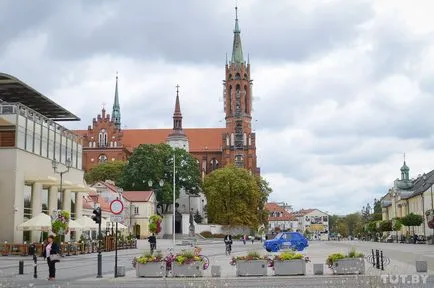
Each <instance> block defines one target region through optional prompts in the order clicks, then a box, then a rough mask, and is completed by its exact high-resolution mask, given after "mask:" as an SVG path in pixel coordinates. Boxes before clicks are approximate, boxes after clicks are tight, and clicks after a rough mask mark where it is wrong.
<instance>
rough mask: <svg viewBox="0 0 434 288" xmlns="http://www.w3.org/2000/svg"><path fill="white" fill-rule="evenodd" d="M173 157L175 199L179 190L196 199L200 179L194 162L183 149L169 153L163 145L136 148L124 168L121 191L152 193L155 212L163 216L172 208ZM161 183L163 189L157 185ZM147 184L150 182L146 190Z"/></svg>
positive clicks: (168, 149)
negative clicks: (155, 207) (145, 191)
mask: <svg viewBox="0 0 434 288" xmlns="http://www.w3.org/2000/svg"><path fill="white" fill-rule="evenodd" d="M173 155H175V197H176V198H179V193H180V190H181V189H184V191H185V192H186V193H188V194H190V195H197V194H198V193H199V192H200V188H201V182H202V180H201V175H200V170H199V166H198V165H197V163H196V160H195V159H194V158H193V156H191V155H190V154H189V153H188V152H187V151H185V150H184V149H179V148H175V149H172V147H170V146H169V145H167V144H156V145H155V144H142V145H140V146H139V147H137V148H136V149H135V150H134V152H133V154H132V155H131V157H130V158H129V159H128V164H127V165H126V166H125V169H124V173H123V174H122V177H121V181H120V185H119V186H121V187H122V188H123V189H124V190H130V191H138V190H149V189H152V190H154V192H155V193H156V197H157V202H158V206H157V207H158V208H160V209H161V213H167V211H168V209H169V207H170V205H172V204H173V166H174V163H173ZM160 180H163V182H164V183H163V186H162V187H160V185H159V182H160ZM149 181H152V185H151V187H149V183H148V182H149Z"/></svg>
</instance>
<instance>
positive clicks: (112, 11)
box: [0, 0, 434, 214]
mask: <svg viewBox="0 0 434 288" xmlns="http://www.w3.org/2000/svg"><path fill="white" fill-rule="evenodd" d="M417 3H418V5H414V4H412V3H411V1H406V0H382V1H375V0H351V1H348V0H323V1H317V0H303V1H298V0H273V1H260V0H239V1H238V7H239V8H238V16H239V24H240V28H241V38H242V45H243V50H244V55H246V56H247V54H249V56H250V63H251V76H252V78H253V80H254V84H253V97H254V102H253V109H254V111H253V117H254V120H253V123H254V127H253V128H254V130H255V133H256V139H257V155H258V165H259V166H260V167H261V172H262V176H263V177H264V178H265V179H266V180H267V181H269V183H270V186H271V187H272V188H273V193H272V194H271V195H270V201H279V202H280V201H282V202H287V203H288V204H291V205H293V207H294V208H295V209H301V208H318V209H320V210H322V211H326V212H328V213H330V214H346V213H352V212H356V211H359V210H361V208H362V207H363V206H364V205H366V203H368V202H371V203H372V202H373V199H374V198H377V199H378V198H380V197H382V196H383V195H384V194H385V193H386V192H387V189H388V187H390V186H391V185H392V183H393V180H394V179H396V178H398V177H400V171H399V169H400V167H401V166H402V162H403V154H404V153H405V154H406V161H407V164H408V166H409V167H410V175H411V177H417V176H418V175H419V174H423V173H424V172H428V171H430V170H431V169H434V161H433V160H434V121H433V120H434V114H433V113H431V111H432V109H433V108H434V97H433V96H434V95H433V93H434V37H433V36H434V18H432V17H431V15H430V11H434V2H433V1H430V0H419V1H418V2H417ZM234 6H235V1H232V0H220V1H213V0H195V1H193V0H184V1H179V0H165V1H139V0H130V1H120V0H119V1H118V0H104V1H103V0H93V1H84V0H82V1H79V0H77V1H55V0H47V1H27V2H25V4H24V2H22V1H14V0H3V1H1V2H0V27H3V28H4V27H7V29H2V33H0V71H1V72H3V73H8V74H11V75H13V76H15V77H17V78H19V79H20V80H22V81H24V82H25V83H27V84H29V85H31V86H32V87H34V88H35V89H37V90H38V91H40V92H42V93H43V94H44V95H46V96H48V97H50V98H51V99H53V100H54V101H56V102H57V103H59V104H60V105H62V106H64V107H66V108H67V109H68V110H69V111H71V112H73V113H74V114H76V115H78V116H79V117H80V118H81V121H80V122H74V123H66V124H65V123H63V124H65V126H66V127H68V128H70V129H86V128H87V126H88V125H90V124H91V123H92V118H94V117H96V115H97V114H98V113H100V111H101V108H102V107H103V106H105V107H106V109H107V110H108V111H111V107H112V105H113V98H114V87H115V77H116V72H118V75H119V96H120V105H121V114H122V127H123V128H170V127H171V126H172V118H171V117H172V114H173V108H174V102H175V95H176V88H175V86H176V85H177V84H179V85H180V97H181V98H180V100H181V109H182V113H183V116H184V119H183V121H184V122H183V125H184V127H223V125H224V122H223V121H224V113H223V101H222V96H223V86H222V80H223V79H224V65H225V59H226V53H228V55H230V54H231V49H232V39H233V29H234V18H235V10H234ZM431 161H433V162H431Z"/></svg>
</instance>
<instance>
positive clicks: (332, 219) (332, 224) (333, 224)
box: [329, 215, 339, 233]
mask: <svg viewBox="0 0 434 288" xmlns="http://www.w3.org/2000/svg"><path fill="white" fill-rule="evenodd" d="M338 220H339V216H338V215H331V216H329V229H330V232H332V233H338V227H337V222H338Z"/></svg>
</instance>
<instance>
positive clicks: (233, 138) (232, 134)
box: [231, 133, 235, 146]
mask: <svg viewBox="0 0 434 288" xmlns="http://www.w3.org/2000/svg"><path fill="white" fill-rule="evenodd" d="M234 142H235V135H234V133H231V146H234Z"/></svg>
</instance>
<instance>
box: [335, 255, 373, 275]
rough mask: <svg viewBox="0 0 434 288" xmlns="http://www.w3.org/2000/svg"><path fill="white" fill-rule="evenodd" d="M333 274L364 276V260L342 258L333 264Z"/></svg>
mask: <svg viewBox="0 0 434 288" xmlns="http://www.w3.org/2000/svg"><path fill="white" fill-rule="evenodd" d="M332 269H333V274H365V258H344V259H339V260H337V261H336V263H333V267H332Z"/></svg>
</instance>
